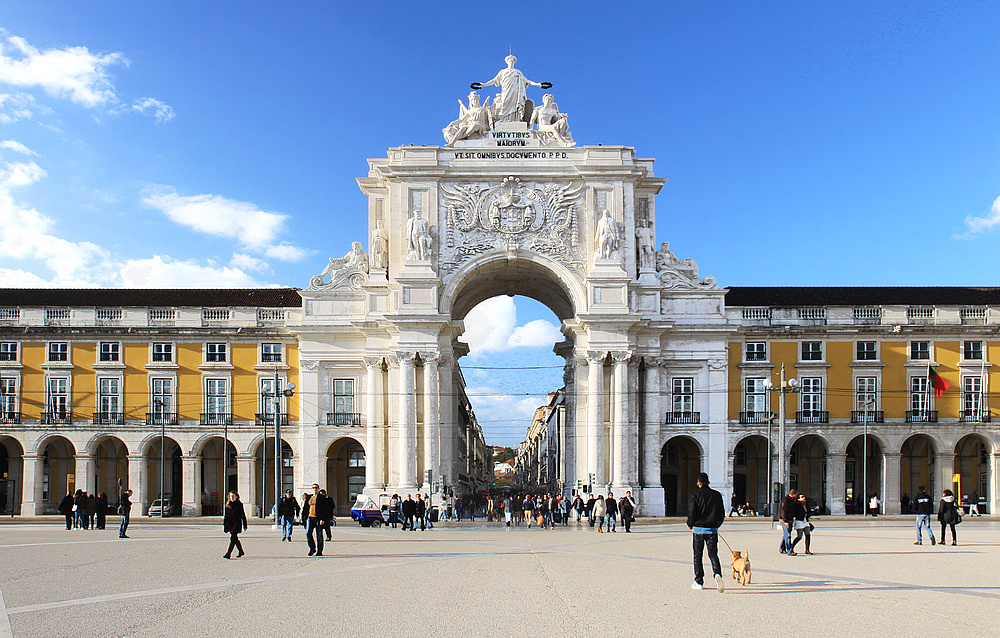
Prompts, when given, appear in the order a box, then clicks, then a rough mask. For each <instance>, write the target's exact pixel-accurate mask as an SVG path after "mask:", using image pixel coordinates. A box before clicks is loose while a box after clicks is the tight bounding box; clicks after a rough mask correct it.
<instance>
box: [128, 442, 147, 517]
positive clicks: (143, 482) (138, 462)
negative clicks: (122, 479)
mask: <svg viewBox="0 0 1000 638" xmlns="http://www.w3.org/2000/svg"><path fill="white" fill-rule="evenodd" d="M126 462H127V463H128V483H127V484H126V485H125V489H127V490H132V513H131V515H133V516H141V515H143V514H145V513H146V510H147V508H148V507H149V459H147V458H146V457H145V456H142V455H139V454H130V455H129V456H128V458H127V459H126Z"/></svg>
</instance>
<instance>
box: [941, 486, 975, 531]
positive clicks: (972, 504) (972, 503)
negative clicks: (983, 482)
mask: <svg viewBox="0 0 1000 638" xmlns="http://www.w3.org/2000/svg"><path fill="white" fill-rule="evenodd" d="M969 516H982V514H980V513H979V493H978V492H976V491H975V490H973V492H972V494H969ZM942 538H943V537H942Z"/></svg>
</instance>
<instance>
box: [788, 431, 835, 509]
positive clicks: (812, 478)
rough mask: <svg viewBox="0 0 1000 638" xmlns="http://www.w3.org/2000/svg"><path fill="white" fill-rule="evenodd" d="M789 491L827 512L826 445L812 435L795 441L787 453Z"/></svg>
mask: <svg viewBox="0 0 1000 638" xmlns="http://www.w3.org/2000/svg"><path fill="white" fill-rule="evenodd" d="M788 461H789V467H790V469H789V475H788V487H789V489H796V490H798V491H799V494H805V495H806V496H808V497H809V498H812V499H815V501H816V502H817V503H818V504H819V505H820V507H821V508H822V510H821V511H823V512H828V511H829V509H828V507H827V502H826V443H825V442H824V441H823V439H821V438H819V437H818V436H816V435H814V434H809V435H806V436H803V437H802V438H800V439H799V440H797V441H796V442H795V443H794V444H793V445H792V448H791V451H790V452H789V457H788Z"/></svg>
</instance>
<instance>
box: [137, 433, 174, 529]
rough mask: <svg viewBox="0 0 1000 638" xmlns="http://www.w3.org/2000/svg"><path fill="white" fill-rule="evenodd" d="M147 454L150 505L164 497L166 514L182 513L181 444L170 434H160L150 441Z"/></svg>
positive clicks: (147, 483)
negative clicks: (163, 435) (162, 435)
mask: <svg viewBox="0 0 1000 638" xmlns="http://www.w3.org/2000/svg"><path fill="white" fill-rule="evenodd" d="M145 456H146V467H147V468H148V472H147V476H146V485H148V486H149V489H148V490H147V492H146V494H147V498H148V499H149V504H148V505H152V503H153V501H155V500H157V499H162V500H163V501H166V503H167V509H166V510H165V513H166V514H168V515H171V516H173V515H177V514H180V512H181V504H182V503H183V502H184V493H183V486H184V481H183V475H182V467H183V465H182V463H181V446H180V445H178V443H177V441H175V440H173V439H172V438H170V437H169V436H168V437H159V436H158V437H155V438H153V439H151V440H150V441H149V444H148V445H147V447H146V454H145ZM133 489H134V488H133ZM147 512H148V509H147ZM147 512H143V513H144V514H145V513H147Z"/></svg>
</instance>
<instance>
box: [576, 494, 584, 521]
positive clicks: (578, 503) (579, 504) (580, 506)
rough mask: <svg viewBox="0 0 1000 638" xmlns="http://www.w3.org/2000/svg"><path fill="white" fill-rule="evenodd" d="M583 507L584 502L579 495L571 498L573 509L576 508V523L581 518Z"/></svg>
mask: <svg viewBox="0 0 1000 638" xmlns="http://www.w3.org/2000/svg"><path fill="white" fill-rule="evenodd" d="M585 508H586V504H585V503H584V502H583V499H582V498H580V495H579V494H577V495H576V498H574V499H573V509H575V510H576V522H577V523H579V522H580V520H581V519H582V518H583V510H584V509H585Z"/></svg>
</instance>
